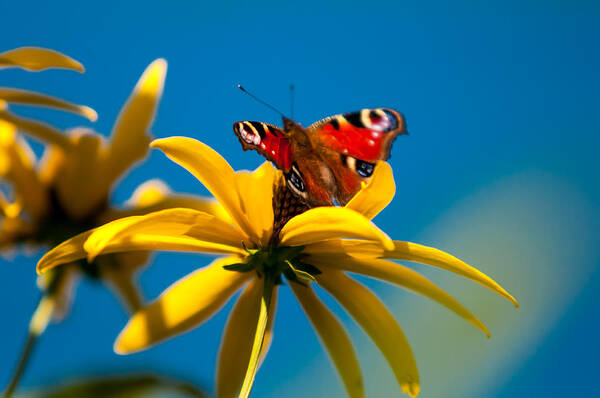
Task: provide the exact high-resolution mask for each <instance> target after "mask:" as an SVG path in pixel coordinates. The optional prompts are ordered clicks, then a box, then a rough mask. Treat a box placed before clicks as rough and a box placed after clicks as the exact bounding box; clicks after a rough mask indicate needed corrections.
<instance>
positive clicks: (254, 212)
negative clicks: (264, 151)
mask: <svg viewBox="0 0 600 398" xmlns="http://www.w3.org/2000/svg"><path fill="white" fill-rule="evenodd" d="M276 176H277V171H276V170H275V168H274V167H273V165H271V162H265V163H263V164H262V165H261V166H260V167H259V168H257V169H256V170H255V171H254V172H252V173H249V172H238V173H236V175H235V182H236V186H237V190H238V194H239V200H240V205H241V209H242V211H243V212H244V214H245V215H246V217H247V219H248V222H249V223H250V225H251V226H252V227H253V229H254V230H255V231H256V233H257V235H258V237H259V240H260V241H261V243H262V244H263V245H266V244H268V241H269V239H270V238H271V233H272V231H273V205H272V203H273V185H274V181H275V178H276Z"/></svg>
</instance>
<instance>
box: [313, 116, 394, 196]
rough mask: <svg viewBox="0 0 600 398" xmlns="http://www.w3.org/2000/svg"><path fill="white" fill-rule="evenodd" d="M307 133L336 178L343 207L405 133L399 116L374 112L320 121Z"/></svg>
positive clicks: (387, 156) (337, 192) (337, 190)
mask: <svg viewBox="0 0 600 398" xmlns="http://www.w3.org/2000/svg"><path fill="white" fill-rule="evenodd" d="M307 132H308V133H309V136H310V137H311V140H313V142H315V143H316V144H317V146H318V147H320V149H319V153H320V154H321V157H322V159H323V160H324V161H325V162H326V163H327V165H328V167H329V169H330V170H331V171H332V172H333V174H334V176H335V180H336V188H335V193H334V196H335V198H336V200H337V202H338V203H339V204H341V205H345V204H346V203H347V202H348V201H349V200H350V199H352V197H353V196H354V195H355V194H356V192H358V190H359V189H360V187H361V184H362V182H364V181H368V179H369V178H370V177H371V175H372V174H373V171H374V168H375V163H376V162H377V161H378V160H386V159H388V158H389V157H390V150H391V147H392V142H393V141H394V139H395V138H396V137H397V136H398V135H399V134H403V133H406V130H405V123H404V118H403V117H402V115H401V114H400V113H399V112H396V111H394V110H392V109H387V108H377V109H362V110H360V111H358V112H351V113H346V114H343V115H337V116H332V117H329V118H327V119H323V120H321V121H320V122H317V123H315V124H313V125H312V126H310V127H309V128H308V129H307Z"/></svg>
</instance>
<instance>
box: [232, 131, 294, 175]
mask: <svg viewBox="0 0 600 398" xmlns="http://www.w3.org/2000/svg"><path fill="white" fill-rule="evenodd" d="M233 131H234V132H235V134H236V135H237V137H238V139H239V140H240V142H241V144H242V148H243V149H244V151H247V150H249V149H252V150H255V151H257V152H258V153H260V154H261V155H263V156H264V157H265V158H267V160H270V161H271V162H273V164H274V165H275V166H276V167H277V168H278V169H281V170H283V171H284V172H286V173H287V172H289V171H290V170H291V168H292V163H293V156H292V146H291V145H290V140H289V138H288V137H287V136H286V134H285V133H284V131H283V130H281V129H280V128H279V127H276V126H273V125H270V124H267V123H263V122H250V121H243V122H236V123H234V124H233Z"/></svg>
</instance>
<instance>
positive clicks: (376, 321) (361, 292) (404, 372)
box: [317, 270, 420, 397]
mask: <svg viewBox="0 0 600 398" xmlns="http://www.w3.org/2000/svg"><path fill="white" fill-rule="evenodd" d="M317 279H318V281H319V284H320V285H321V286H323V287H324V288H325V290H327V291H328V292H329V293H331V295H332V296H333V297H335V298H336V300H337V301H339V303H340V304H341V305H342V306H343V307H344V308H345V309H346V310H347V311H348V312H349V313H350V315H352V317H353V318H354V319H355V320H356V321H357V322H358V323H359V324H360V326H361V327H362V328H363V329H364V330H365V332H367V334H368V335H369V336H370V337H371V339H373V342H374V343H375V344H376V345H377V347H379V349H380V350H381V352H382V353H383V355H384V357H385V359H386V360H387V361H388V363H389V365H390V367H391V368H392V370H393V371H394V374H395V375H396V380H398V383H399V384H400V387H401V388H402V391H403V392H405V393H407V394H409V395H410V396H411V397H416V396H417V395H418V394H419V389H420V387H419V372H418V370H417V363H416V362H415V358H414V356H413V353H412V350H411V348H410V345H409V344H408V340H407V339H406V336H405V335H404V333H403V332H402V329H401V328H400V325H398V323H397V322H396V320H395V319H394V317H393V316H392V314H391V313H390V312H389V311H388V309H387V308H386V307H385V305H383V303H382V302H381V301H380V300H379V299H378V298H377V297H376V296H375V295H374V294H373V293H372V292H371V291H370V290H369V289H367V288H366V287H364V286H363V285H361V284H360V283H358V282H356V281H354V280H352V279H351V278H349V277H347V276H346V275H344V274H343V273H342V272H339V271H333V270H323V273H322V274H320V275H318V276H317Z"/></svg>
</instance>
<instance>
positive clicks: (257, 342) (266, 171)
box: [38, 137, 516, 398]
mask: <svg viewBox="0 0 600 398" xmlns="http://www.w3.org/2000/svg"><path fill="white" fill-rule="evenodd" d="M152 146H153V147H155V148H159V149H160V150H162V151H163V152H164V153H165V154H166V155H167V156H168V157H169V158H171V159H172V160H173V161H175V162H176V163H178V164H180V165H181V166H183V167H184V168H186V169H187V170H188V171H190V172H191V173H192V174H193V175H194V176H196V177H197V178H198V179H199V180H200V182H202V183H203V184H204V185H205V186H206V188H208V190H209V191H210V192H211V193H212V194H213V195H214V196H215V198H216V199H217V200H218V201H219V202H220V203H221V205H222V206H223V207H224V209H225V210H226V213H227V215H228V216H229V217H223V216H222V215H221V216H219V215H210V214H207V213H206V212H202V211H197V210H192V209H182V208H180V209H168V210H163V211H158V212H154V213H150V214H147V215H142V216H135V217H127V218H122V219H119V220H115V221H113V222H110V223H108V224H106V225H104V226H101V227H98V228H95V229H93V230H90V231H88V232H85V233H82V234H80V235H78V236H76V237H74V238H72V239H70V240H68V241H66V242H64V243H62V244H60V245H59V246H57V247H56V248H54V249H53V250H51V251H50V252H49V253H47V254H46V255H45V256H44V257H43V258H42V259H41V260H40V262H39V264H38V271H39V272H46V271H47V270H50V269H53V268H54V267H56V266H57V265H59V264H63V263H66V262H71V261H74V260H77V259H81V258H86V257H87V259H88V260H89V261H92V260H94V259H95V258H96V256H98V255H102V254H106V253H117V252H126V251H136V250H171V251H195V252H204V253H217V254H228V256H227V257H224V258H219V259H217V260H216V261H214V262H213V263H212V264H210V265H208V266H206V267H204V268H201V269H199V270H197V271H195V272H194V273H192V274H190V275H188V276H186V277H184V278H182V279H181V280H179V281H177V282H175V283H174V284H173V285H172V286H171V287H169V288H168V289H167V290H166V291H165V292H164V293H163V294H162V295H161V296H160V297H159V298H158V299H156V300H155V301H154V302H152V303H151V304H149V305H148V306H146V307H144V308H142V309H141V310H140V311H138V312H137V313H136V314H134V316H133V317H132V318H131V319H130V320H129V323H128V324H127V326H126V327H125V329H124V330H123V331H122V332H121V334H120V336H119V338H118V339H117V341H116V343H115V351H116V352H118V353H122V354H124V353H131V352H135V351H139V350H143V349H146V348H148V347H150V346H152V345H154V344H156V343H158V342H160V341H162V340H165V339H167V338H170V337H173V336H175V335H177V334H179V333H183V332H185V331H187V330H190V329H191V328H194V327H196V326H198V325H200V324H201V323H202V322H204V321H206V320H207V319H208V318H210V317H211V316H212V315H213V314H214V313H215V312H216V311H218V310H219V309H220V308H221V307H222V306H223V305H224V304H225V303H226V302H227V301H228V299H229V298H230V297H231V296H232V295H233V294H234V293H235V292H236V291H238V290H242V293H241V295H240V297H239V299H238V300H237V302H236V304H235V306H234V308H233V310H232V312H231V314H230V316H229V320H228V321H227V326H226V329H225V331H224V333H223V340H222V344H221V349H220V353H219V363H218V366H217V375H216V383H217V392H218V397H221V398H226V397H235V396H237V395H238V394H239V396H240V397H247V396H248V394H249V392H250V389H251V385H252V382H253V379H254V375H255V372H256V369H257V367H258V365H259V363H260V361H261V359H262V358H263V357H264V355H265V354H266V351H267V349H268V347H269V344H270V342H271V339H272V324H273V317H274V315H275V303H276V297H277V290H278V287H279V285H280V282H281V280H282V276H284V277H285V278H286V279H287V280H288V281H290V282H291V283H289V285H290V287H291V289H292V291H293V292H294V294H295V295H296V297H297V298H298V301H299V302H300V305H301V306H302V308H303V309H304V311H305V312H306V314H307V316H308V318H309V319H310V321H311V323H312V324H313V326H314V327H315V329H316V331H317V333H318V334H319V336H320V338H321V340H322V342H323V344H324V346H325V348H326V349H327V351H328V352H329V354H330V356H331V358H332V360H333V362H334V364H335V366H336V367H337V369H338V371H339V373H340V375H341V378H342V381H343V383H344V385H345V387H346V390H347V392H348V394H349V396H350V397H363V396H364V389H363V381H362V376H361V372H360V368H359V364H358V359H357V357H356V353H355V351H354V348H353V346H352V343H351V341H350V339H349V337H348V334H347V333H346V331H345V330H344V328H343V326H342V325H341V324H340V322H339V321H338V319H337V318H336V317H335V316H334V315H333V314H332V313H331V312H330V311H329V310H328V309H327V308H326V307H325V305H324V304H323V303H322V302H321V300H320V299H319V298H318V297H317V295H316V294H315V292H314V291H313V288H312V287H311V284H312V283H313V282H314V283H317V284H318V285H320V286H321V287H323V288H324V289H325V290H326V291H328V292H329V293H330V294H331V295H332V296H333V297H334V298H335V299H336V300H337V301H338V302H339V303H340V304H341V305H342V306H343V307H344V308H345V309H346V310H347V311H348V312H349V313H350V314H351V315H352V316H353V317H354V319H355V320H356V321H357V322H358V323H359V324H360V325H361V326H362V328H363V329H364V330H365V331H366V332H367V334H368V335H369V336H370V337H371V338H372V339H373V341H374V342H375V344H376V345H377V346H378V347H379V349H380V350H381V351H382V353H383V355H384V356H385V358H386V359H387V361H388V363H389V365H390V366H391V368H392V369H393V371H394V374H395V376H396V378H397V380H398V383H399V384H400V386H401V388H402V390H403V391H404V392H406V393H408V394H410V395H411V396H413V397H414V396H416V395H417V394H418V392H419V388H420V387H419V375H418V372H417V366H416V362H415V359H414V357H413V354H412V351H411V349H410V346H409V344H408V341H407V339H406V337H405V336H404V334H403V332H402V330H401V328H400V326H399V325H398V323H397V322H396V321H395V319H394V317H393V316H392V314H391V313H390V312H389V311H388V310H387V308H386V307H385V306H384V304H383V303H382V302H381V301H380V300H379V299H378V298H377V297H376V296H375V295H374V294H373V293H372V292H371V291H370V290H369V289H367V288H366V287H364V286H363V285H362V284H360V283H359V282H357V281H355V280H353V279H352V278H350V277H348V276H347V275H346V272H352V273H359V274H364V275H368V276H371V277H375V278H378V279H383V280H386V281H389V282H392V283H395V284H398V285H400V286H402V287H405V288H407V289H409V290H412V291H414V292H417V293H420V294H423V295H425V296H427V297H429V298H431V299H433V300H436V301H437V302H439V303H440V304H442V305H444V306H446V307H448V308H449V309H450V310H452V311H454V312H455V313H457V314H458V315H459V316H461V317H463V318H465V319H466V320H467V321H469V322H471V323H472V324H474V325H475V326H476V327H478V328H480V329H481V330H482V331H483V332H484V333H486V334H488V335H489V333H488V331H487V329H486V328H485V327H484V326H483V325H482V324H481V322H480V321H479V320H478V319H477V318H475V316H473V315H472V314H471V313H470V312H469V311H468V310H467V309H465V308H464V307H463V306H462V305H461V304H459V303H458V302H457V301H456V300H455V299H454V298H452V297H451V296H450V295H448V294H447V293H445V292H444V291H443V290H441V289H440V288H438V287H437V286H436V285H434V284H433V283H432V282H431V281H429V280H428V279H426V278H425V277H423V276H422V275H420V274H419V273H417V272H415V271H413V270H411V269H409V268H407V267H404V266H402V265H400V264H396V263H393V262H390V261H388V260H385V258H396V259H403V260H409V261H418V262H422V263H425V264H430V265H433V266H437V267H441V268H444V269H447V270H450V271H452V272H455V273H458V274H460V275H463V276H465V277H467V278H470V279H473V280H475V281H477V282H479V283H481V284H483V285H484V286H487V287H488V288H490V289H492V290H493V291H495V292H497V293H499V294H501V295H503V296H504V297H506V298H508V299H509V300H511V301H512V302H514V303H515V305H516V301H515V300H514V299H513V298H512V297H511V296H510V295H509V294H508V293H507V292H506V291H505V290H503V289H502V288H501V287H500V286H499V285H498V284H496V283H495V282H494V281H492V280H491V279H490V278H489V277H487V276H486V275H484V274H482V273H481V272H479V271H477V270H475V269H474V268H472V267H470V266H468V265H467V264H465V263H463V262H462V261H460V260H458V259H456V258H455V257H452V256H451V255H449V254H446V253H444V252H442V251H439V250H436V249H432V248H429V247H425V246H420V245H417V244H413V243H407V242H399V241H393V240H391V239H390V238H389V237H388V236H387V235H386V234H385V233H383V232H382V231H381V230H379V229H378V228H377V227H376V226H375V225H374V224H373V223H372V222H371V221H370V219H371V218H373V217H374V216H375V215H376V214H377V213H379V212H380V211H381V210H382V209H383V208H384V207H385V206H386V205H387V204H388V203H389V202H390V201H391V199H392V197H393V196H394V193H395V186H394V182H393V177H392V172H391V169H390V167H389V165H388V164H387V163H385V162H380V163H379V164H378V165H377V167H376V171H375V174H374V176H373V177H372V179H371V181H370V182H369V184H367V185H366V186H364V187H363V189H362V190H361V191H360V192H359V193H358V194H357V195H356V196H355V197H354V198H353V199H352V200H351V201H350V202H349V203H348V204H347V206H346V207H345V208H340V207H318V208H313V209H310V210H307V211H304V212H302V213H301V214H298V215H295V214H296V213H298V212H301V211H303V210H305V209H303V208H302V204H301V203H298V202H295V201H294V200H293V197H292V196H291V195H290V193H289V191H287V188H286V187H285V184H284V183H283V182H282V176H281V173H280V172H278V171H276V170H274V169H273V167H272V166H271V165H270V163H265V164H263V165H262V166H261V167H259V168H258V169H257V170H256V171H254V172H253V173H248V172H237V173H236V172H234V170H233V169H232V168H231V167H230V166H229V164H228V163H227V162H226V161H225V160H224V159H223V158H222V157H221V156H220V155H219V154H218V153H216V152H215V151H213V150H212V149H211V148H210V147H208V146H206V145H204V144H202V143H200V142H198V141H196V140H193V139H190V138H184V137H173V138H167V139H160V140H156V141H154V142H153V143H152ZM291 216H293V217H292V218H291V219H289V221H287V219H288V218H290V217H291ZM285 221H287V222H285ZM274 226H275V227H274ZM280 226H282V228H280Z"/></svg>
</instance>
